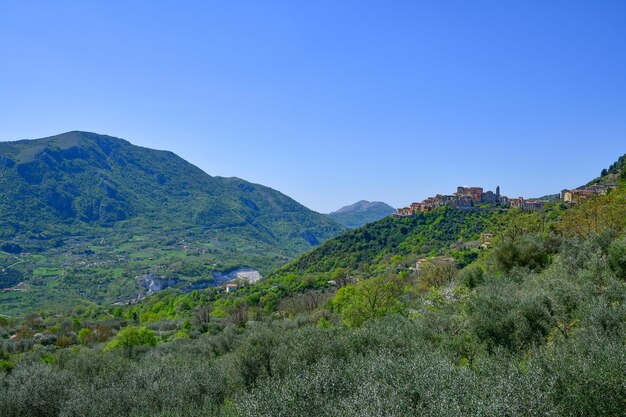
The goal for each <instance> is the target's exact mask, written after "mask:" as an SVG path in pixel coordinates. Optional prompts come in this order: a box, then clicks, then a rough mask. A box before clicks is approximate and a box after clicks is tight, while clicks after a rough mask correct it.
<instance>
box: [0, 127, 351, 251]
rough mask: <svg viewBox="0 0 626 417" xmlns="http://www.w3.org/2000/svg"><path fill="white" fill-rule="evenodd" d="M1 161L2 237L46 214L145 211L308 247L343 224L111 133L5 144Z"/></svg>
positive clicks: (134, 214)
mask: <svg viewBox="0 0 626 417" xmlns="http://www.w3.org/2000/svg"><path fill="white" fill-rule="evenodd" d="M0 167H1V169H2V170H1V171H0V174H1V177H0V181H1V183H0V186H1V187H2V200H1V201H0V211H1V212H2V216H3V219H5V221H6V222H7V223H9V226H8V229H9V230H3V237H10V236H11V232H13V233H19V232H20V231H22V230H24V229H26V228H29V229H33V228H35V229H36V228H37V227H36V226H42V225H41V224H38V223H40V222H41V221H49V222H58V221H61V222H63V223H66V224H70V223H72V222H76V221H79V222H82V223H86V224H93V225H97V226H111V225H113V224H115V223H116V222H120V221H124V220H131V219H141V218H143V219H145V220H154V221H158V222H168V223H170V224H171V223H174V224H180V225H183V224H184V225H186V226H199V227H202V228H220V229H228V228H241V227H246V226H252V227H253V228H254V229H255V231H256V232H257V234H258V238H259V239H260V240H263V241H266V242H268V243H275V244H276V245H277V246H281V245H284V244H285V243H286V242H289V243H288V244H290V245H292V246H293V247H294V248H297V249H298V250H302V249H306V248H308V247H310V246H315V245H317V244H318V243H319V242H320V241H323V240H325V239H326V238H328V237H329V236H333V235H334V234H336V233H337V232H339V231H340V230H341V229H340V228H339V227H337V225H335V224H333V223H332V222H329V221H327V220H326V219H325V218H324V217H323V216H321V215H319V214H317V213H314V212H312V211H311V210H308V209H307V208H305V207H304V206H302V205H300V204H298V203H297V202H295V201H294V200H292V199H290V198H289V197H287V196H285V195H283V194H281V193H279V192H277V191H275V190H272V189H270V188H268V187H263V186H260V185H256V184H251V183H248V182H246V181H243V180H240V179H238V178H221V177H211V176H209V175H207V174H206V173H204V172H203V171H202V170H200V169H199V168H197V167H195V166H194V165H192V164H190V163H188V162H187V161H185V160H183V159H182V158H180V157H178V156H176V155H175V154H173V153H171V152H167V151H157V150H152V149H146V148H141V147H138V146H134V145H131V144H130V143H129V142H127V141H125V140H122V139H117V138H113V137H110V136H103V135H97V134H93V133H86V132H70V133H66V134H62V135H59V136H53V137H50V138H45V139H39V140H22V141H17V142H5V143H0ZM18 205H19V210H16V208H17V206H18ZM33 223H34V224H33ZM11 229H13V230H12V231H11Z"/></svg>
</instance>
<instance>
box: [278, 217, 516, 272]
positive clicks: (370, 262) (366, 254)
mask: <svg viewBox="0 0 626 417" xmlns="http://www.w3.org/2000/svg"><path fill="white" fill-rule="evenodd" d="M508 217H510V214H509V213H508V212H507V211H506V210H504V209H498V210H457V209H454V208H450V207H445V206H444V207H440V208H438V209H436V210H433V211H430V212H426V213H418V214H417V215H415V216H411V217H398V218H396V217H392V216H388V217H385V218H383V219H381V220H378V221H376V222H372V223H369V224H366V225H364V226H362V227H360V228H357V229H353V230H349V231H347V232H345V233H343V234H341V235H339V236H337V237H335V238H333V239H330V240H328V241H326V242H324V243H323V244H322V245H320V246H319V247H318V248H315V249H314V250H312V251H310V252H307V253H305V254H304V255H301V256H300V257H298V258H297V259H295V260H294V261H292V262H289V263H288V264H286V265H284V266H282V267H281V268H280V269H279V270H277V271H275V272H274V273H273V274H272V275H271V276H270V279H275V280H277V281H280V280H282V278H283V277H285V276H289V275H297V276H301V275H303V274H305V275H311V276H320V277H321V278H320V280H322V281H323V280H325V279H330V278H331V276H330V275H329V274H331V273H332V272H333V271H336V270H338V269H341V270H342V271H345V272H347V273H348V274H349V275H352V276H361V277H369V276H375V275H378V274H380V273H383V272H386V271H389V270H396V269H397V267H399V264H400V263H401V264H402V265H403V266H409V265H411V264H413V265H414V264H415V262H416V261H417V260H418V259H420V258H422V257H426V256H435V255H444V254H445V255H452V256H454V257H455V259H456V260H457V262H458V264H459V265H461V266H463V265H466V264H468V263H469V262H471V261H472V260H473V259H475V258H476V257H477V256H478V253H479V246H480V245H481V240H480V236H481V233H483V232H492V231H495V230H497V228H498V227H499V226H498V225H499V224H501V223H503V222H506V221H507V220H506V219H507V218H508Z"/></svg>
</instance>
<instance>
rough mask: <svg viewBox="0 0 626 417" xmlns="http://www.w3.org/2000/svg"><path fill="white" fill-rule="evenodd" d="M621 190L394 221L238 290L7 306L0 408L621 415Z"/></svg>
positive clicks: (625, 282) (624, 260)
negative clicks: (28, 309)
mask: <svg viewBox="0 0 626 417" xmlns="http://www.w3.org/2000/svg"><path fill="white" fill-rule="evenodd" d="M625 198H626V182H622V183H621V185H620V187H619V188H618V189H616V190H613V191H612V192H611V193H609V194H608V195H606V196H602V197H596V198H592V199H589V200H587V201H585V202H584V203H582V204H579V205H577V206H574V207H569V206H565V205H563V206H561V205H559V204H555V205H551V206H548V207H547V208H546V210H543V211H539V212H522V211H518V210H509V211H500V210H474V211H458V210H450V209H445V208H444V209H440V210H436V211H433V212H431V213H427V214H421V215H418V216H415V217H414V218H407V219H383V220H381V221H379V222H376V223H373V224H370V225H367V226H365V227H363V228H360V229H357V230H354V231H350V232H347V233H346V234H344V235H342V236H339V237H337V238H335V239H332V240H330V241H328V242H327V243H326V244H323V245H321V246H320V247H319V248H317V249H315V250H313V251H312V252H310V253H308V254H306V255H304V256H302V257H300V258H298V259H297V260H296V261H294V262H292V263H290V264H288V265H286V266H285V267H284V268H282V269H280V270H279V271H278V272H276V273H274V274H271V275H270V276H269V278H268V279H266V280H263V281H261V282H259V283H256V284H252V285H246V286H242V287H240V288H238V289H237V290H236V291H234V292H232V293H226V292H224V291H221V290H219V289H215V288H210V289H207V290H203V291H194V292H192V293H189V294H181V293H180V291H177V290H168V291H164V292H162V293H159V294H156V295H154V296H151V297H148V298H147V299H145V300H143V301H142V302H141V303H138V304H134V305H129V306H116V307H106V306H99V307H94V308H78V309H74V310H71V311H67V312H65V313H64V314H58V312H48V313H42V314H33V315H29V316H28V317H26V318H25V319H24V320H14V319H6V318H2V317H0V404H1V405H2V409H1V410H2V412H3V416H5V415H6V416H7V417H12V416H33V417H39V416H83V415H90V416H189V415H194V416H196V415H198V416H250V415H255V416H275V415H287V416H292V415H293V416H309V415H321V416H354V415H359V416H380V415H389V416H391V415H393V416H395V415H398V416H401V415H420V416H451V415H453V416H457V415H471V416H518V415H521V416H563V415H567V416H581V417H583V416H622V415H623V410H624V409H625V407H626V401H625V398H626V384H625V383H624V375H625V374H626V204H625V202H626V201H625ZM483 233H488V234H486V235H483V236H481V234H483ZM353 246H356V247H358V248H359V250H354V249H352V248H353ZM333 249H334V250H333ZM359 253H362V257H361V258H355V256H357V255H358V254H359ZM418 259H419V262H416V260H418ZM329 281H330V282H329Z"/></svg>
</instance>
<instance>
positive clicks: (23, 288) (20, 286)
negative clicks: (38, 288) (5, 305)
mask: <svg viewBox="0 0 626 417" xmlns="http://www.w3.org/2000/svg"><path fill="white" fill-rule="evenodd" d="M27 289H28V287H27V286H26V284H24V283H23V282H20V283H19V284H17V285H16V286H15V287H12V288H3V289H2V291H4V292H16V291H26V290H27Z"/></svg>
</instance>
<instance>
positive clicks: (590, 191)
mask: <svg viewBox="0 0 626 417" xmlns="http://www.w3.org/2000/svg"><path fill="white" fill-rule="evenodd" d="M615 187H616V185H612V184H611V185H590V186H583V187H578V188H576V189H572V190H563V191H561V195H560V197H561V201H562V202H564V203H567V204H577V203H579V202H581V201H582V200H584V199H586V198H588V197H591V196H595V195H604V194H606V193H607V192H609V190H611V189H613V188H615ZM547 203H549V201H548V200H537V199H529V200H527V199H525V198H524V197H517V198H509V197H507V196H504V195H501V194H500V186H497V187H496V191H495V192H493V191H483V188H482V187H465V186H461V187H457V189H456V193H454V194H452V195H441V194H437V195H436V196H434V197H428V198H427V199H425V200H423V201H421V202H419V203H412V204H411V205H410V206H409V207H402V208H399V209H397V210H396V212H395V213H394V216H396V217H407V216H412V215H414V214H415V213H419V212H426V211H430V210H433V209H435V208H437V207H440V206H450V207H454V208H457V209H460V210H463V209H466V210H467V209H473V208H489V207H506V208H516V209H522V210H531V211H534V210H541V209H542V208H543V207H544V206H545V205H546V204H547Z"/></svg>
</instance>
